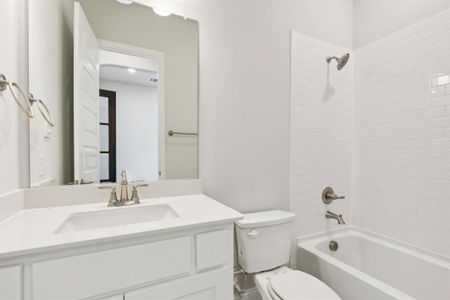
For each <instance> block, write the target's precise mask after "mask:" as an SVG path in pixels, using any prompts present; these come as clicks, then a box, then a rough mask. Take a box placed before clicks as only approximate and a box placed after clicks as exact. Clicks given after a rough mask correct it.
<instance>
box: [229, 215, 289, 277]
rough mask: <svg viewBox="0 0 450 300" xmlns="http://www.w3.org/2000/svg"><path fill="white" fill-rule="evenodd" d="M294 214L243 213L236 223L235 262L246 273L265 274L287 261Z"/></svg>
mask: <svg viewBox="0 0 450 300" xmlns="http://www.w3.org/2000/svg"><path fill="white" fill-rule="evenodd" d="M294 217H295V215H294V214H293V213H290V212H286V211H281V210H270V211H263V212H257V213H250V214H245V215H244V218H243V219H242V220H240V221H237V222H236V239H237V252H238V261H239V264H240V265H241V267H242V268H243V269H244V271H245V272H246V273H256V272H261V271H267V270H270V269H273V268H276V267H278V266H281V265H284V264H286V263H288V262H289V251H290V248H291V224H292V221H293V220H294Z"/></svg>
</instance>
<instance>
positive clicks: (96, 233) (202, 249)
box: [0, 194, 241, 300]
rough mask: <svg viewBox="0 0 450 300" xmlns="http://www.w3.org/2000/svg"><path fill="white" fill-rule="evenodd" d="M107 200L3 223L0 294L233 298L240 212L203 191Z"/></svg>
mask: <svg viewBox="0 0 450 300" xmlns="http://www.w3.org/2000/svg"><path fill="white" fill-rule="evenodd" d="M106 204H107V203H94V204H83V205H71V206H61V207H46V208H36V209H25V210H21V211H19V212H18V213H16V214H14V215H12V216H10V217H9V218H7V219H5V220H4V221H3V222H1V223H0V241H1V243H0V282H1V284H0V299H5V300H6V299H8V300H9V299H14V300H15V299H25V300H51V299H58V300H62V299H108V300H122V299H127V300H138V299H195V300H202V299H205V300H210V299H223V300H228V299H232V297H233V222H234V221H236V220H238V219H240V218H241V215H240V214H239V213H237V212H236V211H234V210H232V209H230V208H228V207H226V206H224V205H222V204H220V203H219V202H217V201H215V200H213V199H211V198H209V197H207V196H205V195H202V194H196V195H185V196H175V197H160V198H153V199H143V200H142V199H141V204H140V205H132V206H127V207H107V206H106Z"/></svg>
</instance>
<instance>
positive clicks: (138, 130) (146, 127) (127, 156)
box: [100, 80, 158, 181]
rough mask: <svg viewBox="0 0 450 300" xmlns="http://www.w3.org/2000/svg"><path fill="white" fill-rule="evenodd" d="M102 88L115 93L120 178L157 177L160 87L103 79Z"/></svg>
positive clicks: (118, 175)
mask: <svg viewBox="0 0 450 300" xmlns="http://www.w3.org/2000/svg"><path fill="white" fill-rule="evenodd" d="M100 88H101V89H106V90H111V91H115V92H116V146H117V147H116V149H117V170H116V174H117V180H118V181H120V172H121V171H122V170H127V173H128V180H130V181H131V180H158V94H157V88H155V87H150V86H143V85H135V84H130V83H121V82H115V81H105V80H100Z"/></svg>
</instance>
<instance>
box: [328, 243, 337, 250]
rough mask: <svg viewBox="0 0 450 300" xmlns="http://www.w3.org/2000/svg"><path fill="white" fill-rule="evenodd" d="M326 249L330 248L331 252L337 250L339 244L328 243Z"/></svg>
mask: <svg viewBox="0 0 450 300" xmlns="http://www.w3.org/2000/svg"><path fill="white" fill-rule="evenodd" d="M328 248H330V250H331V251H336V250H337V249H338V248H339V244H338V242H336V241H330V243H329V244H328Z"/></svg>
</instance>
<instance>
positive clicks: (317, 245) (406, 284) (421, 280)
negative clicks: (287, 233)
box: [297, 228, 450, 300]
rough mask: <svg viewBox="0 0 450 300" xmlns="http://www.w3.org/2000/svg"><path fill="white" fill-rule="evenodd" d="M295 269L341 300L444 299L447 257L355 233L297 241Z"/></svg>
mask: <svg viewBox="0 0 450 300" xmlns="http://www.w3.org/2000/svg"><path fill="white" fill-rule="evenodd" d="M332 240H333V241H336V242H337V243H338V249H337V250H336V251H331V250H330V249H329V243H330V241H332ZM297 264H298V269H300V270H302V271H305V272H307V273H310V274H312V275H314V276H316V277H317V278H319V279H321V280H322V281H324V282H325V283H326V284H328V286H330V287H331V288H332V289H333V290H335V291H336V293H338V294H339V295H340V296H341V297H342V298H343V299H344V300H385V299H402V300H403V299H405V300H410V299H411V300H412V299H420V300H450V258H448V257H446V256H440V255H436V254H433V253H428V252H425V251H423V250H420V249H415V248H413V247H411V246H408V245H405V244H402V243H400V242H397V241H394V240H390V239H388V238H385V237H382V236H379V235H376V234H373V233H370V232H367V231H363V230H360V229H356V228H348V229H344V230H340V231H333V232H328V233H323V234H318V235H315V236H309V237H305V238H299V239H298V251H297Z"/></svg>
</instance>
